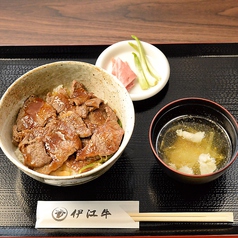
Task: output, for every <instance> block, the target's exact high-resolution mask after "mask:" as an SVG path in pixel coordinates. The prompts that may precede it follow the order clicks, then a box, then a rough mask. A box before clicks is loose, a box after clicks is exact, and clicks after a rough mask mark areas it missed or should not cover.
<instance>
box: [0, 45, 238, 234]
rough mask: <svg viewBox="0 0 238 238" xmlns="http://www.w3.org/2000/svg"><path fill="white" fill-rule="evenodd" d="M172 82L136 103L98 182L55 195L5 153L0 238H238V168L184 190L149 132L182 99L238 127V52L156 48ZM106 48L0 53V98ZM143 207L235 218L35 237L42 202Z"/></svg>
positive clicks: (237, 48) (0, 159)
mask: <svg viewBox="0 0 238 238" xmlns="http://www.w3.org/2000/svg"><path fill="white" fill-rule="evenodd" d="M157 47H158V48H159V49H161V50H162V51H163V52H164V54H165V55H166V56H167V57H168V60H169V63H170V67H171V75H170V79H169V82H168V84H167V85H166V87H165V88H164V89H163V90H162V91H161V92H160V93H158V94H157V95H155V96H154V97H152V98H150V99H147V100H144V101H138V102H134V106H135V112H136V123H135V129H134V133H133V136H132V138H131V140H130V143H129V144H128V146H127V148H126V150H125V151H124V153H123V154H122V156H121V158H120V159H119V160H118V162H117V163H116V164H115V165H114V166H113V167H112V168H111V169H110V170H109V171H108V172H106V173H105V174H104V175H102V176H101V177H100V178H98V179H96V180H94V181H91V182H89V183H87V184H84V185H79V186H75V187H54V186H50V185H46V184H43V183H40V182H37V181H35V180H33V179H31V178H30V177H28V176H27V175H25V174H23V173H22V172H20V171H19V170H18V169H17V168H16V167H15V166H14V165H12V164H11V163H10V162H9V161H8V159H7V158H6V156H5V155H4V154H3V152H2V151H1V150H0V235H4V236H148V235H150V236H169V235H171V236H179V235H180V236H182V235H189V236H191V235H219V234H238V161H237V162H235V163H234V164H233V165H232V167H231V168H230V169H229V171H228V172H227V173H226V174H224V175H223V176H222V177H220V178H219V179H217V180H216V181H213V182H210V183H208V184H205V185H185V184H181V183H179V182H176V181H174V180H172V179H171V178H169V177H168V176H167V175H165V174H164V172H163V171H162V170H161V168H160V166H159V164H158V162H157V161H156V159H155V157H154V156H153V154H152V151H151V149H150V147H149V141H148V129H149V125H150V122H151V120H152V118H153V116H154V115H155V114H156V112H157V111H158V110H159V109H160V108H161V107H162V106H164V105H165V104H167V103H169V102H171V101H173V100H175V99H178V98H182V97H190V96H197V97H204V98H208V99H211V100H214V101H216V102H218V103H220V104H221V105H223V106H224V107H226V108H227V109H228V110H229V111H230V112H231V113H232V114H233V115H234V117H235V118H236V119H238V44H191V45H157ZM105 48H106V46H39V47H33V46H32V47H0V93H1V95H2V94H3V93H4V92H5V90H6V89H7V87H8V86H9V85H10V84H11V83H12V82H14V81H15V80H16V79H17V78H18V77H19V76H20V75H22V74H24V73H25V72H27V71H28V70H30V69H32V68H34V67H37V66H39V65H42V64H46V63H49V62H54V61H59V60H77V61H84V62H89V63H92V64H94V63H95V62H96V59H97V57H98V56H99V54H100V53H101V52H102V51H103V50H104V49H105ZM39 200H43V201H54V200H56V201H90V200H92V201H97V200H99V201H107V200H110V201H118V200H120V201H125V200H136V201H139V202H140V212H203V211H204V212H214V211H227V212H234V218H235V221H234V223H233V224H231V225H228V224H214V223H212V224H206V223H202V224H201V223H200V224H196V223H195V224H194V223H175V224H174V223H149V222H147V223H146V222H143V223H140V229H139V230H130V229H45V230H37V229H35V228H34V226H35V221H36V217H35V212H36V205H37V201H39Z"/></svg>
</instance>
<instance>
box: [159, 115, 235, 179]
mask: <svg viewBox="0 0 238 238" xmlns="http://www.w3.org/2000/svg"><path fill="white" fill-rule="evenodd" d="M156 143H157V145H156V147H157V153H158V155H159V156H160V157H161V158H162V159H163V161H164V162H165V163H166V164H168V165H169V166H171V167H172V168H174V169H176V170H178V171H180V172H183V173H186V174H193V175H202V174H208V173H213V172H215V171H217V170H219V169H221V168H222V167H223V166H224V165H225V163H226V162H227V161H228V160H229V159H230V156H231V149H232V148H231V147H232V145H231V141H230V138H229V136H228V134H227V132H226V131H225V130H224V128H222V127H221V126H220V125H218V124H217V123H215V122H213V121H211V120H209V119H207V118H205V117H199V116H189V115H185V116H180V117H177V118H175V119H173V120H171V121H170V122H168V123H167V124H166V125H165V126H164V127H163V128H162V130H161V132H160V133H159V135H158V137H157V142H156Z"/></svg>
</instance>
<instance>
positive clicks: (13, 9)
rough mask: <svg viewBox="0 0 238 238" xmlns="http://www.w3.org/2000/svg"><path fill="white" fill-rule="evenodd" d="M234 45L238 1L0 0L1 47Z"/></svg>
mask: <svg viewBox="0 0 238 238" xmlns="http://www.w3.org/2000/svg"><path fill="white" fill-rule="evenodd" d="M131 34H134V35H136V36H138V37H139V38H140V39H141V40H144V41H147V42H150V43H152V44H155V43H157V44H172V43H231V42H238V1H237V0H66V1H65V0H41V1H38V0H0V46H4V45H109V44H112V43H115V42H117V41H121V40H127V39H131V37H130V36H131Z"/></svg>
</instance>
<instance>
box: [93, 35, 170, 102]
mask: <svg viewBox="0 0 238 238" xmlns="http://www.w3.org/2000/svg"><path fill="white" fill-rule="evenodd" d="M129 42H132V43H134V44H136V41H135V40H127V41H120V42H117V43H115V44H113V45H111V46H109V47H108V48H106V49H105V50H104V51H103V52H102V53H101V54H100V55H99V57H98V59H97V61H96V66H98V67H101V68H103V69H105V70H106V71H107V72H109V73H111V72H112V58H117V57H119V58H120V59H121V60H123V61H126V62H128V64H129V65H130V68H131V69H132V70H133V71H134V72H135V73H136V72H137V70H136V66H135V64H134V57H133V54H132V52H135V50H134V49H133V48H132V47H131V46H130V45H129ZM141 43H142V46H143V48H144V50H145V53H146V56H147V58H148V60H149V61H150V63H151V65H152V66H153V67H154V68H155V70H156V71H157V72H158V74H159V75H160V77H161V80H160V81H159V82H158V84H157V85H156V86H154V87H150V88H149V89H147V90H143V89H141V87H140V85H139V82H138V81H137V83H136V84H135V86H134V87H133V88H132V89H131V90H130V91H129V94H130V97H131V99H132V100H133V101H140V100H144V99H147V98H149V97H152V96H154V95H155V94H157V93H158V92H159V91H161V90H162V89H163V88H164V86H165V85H166V84H167V82H168V80H169V76H170V66H169V62H168V60H167V58H166V57H165V55H164V54H163V53H162V52H161V51H160V50H159V49H158V48H157V47H155V46H153V45H151V44H149V43H147V42H143V41H141Z"/></svg>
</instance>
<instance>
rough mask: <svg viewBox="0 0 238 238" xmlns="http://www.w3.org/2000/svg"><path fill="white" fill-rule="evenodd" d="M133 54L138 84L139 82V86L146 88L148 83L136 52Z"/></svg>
mask: <svg viewBox="0 0 238 238" xmlns="http://www.w3.org/2000/svg"><path fill="white" fill-rule="evenodd" d="M132 54H133V55H134V62H135V66H136V68H137V71H138V74H137V78H138V81H139V84H140V87H141V88H142V89H143V90H146V89H148V88H149V84H148V82H147V80H146V78H145V74H144V71H143V69H142V67H141V63H140V60H139V58H138V56H137V54H136V53H134V52H133V53H132Z"/></svg>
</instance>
